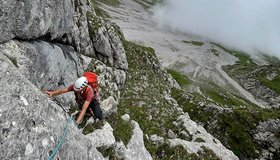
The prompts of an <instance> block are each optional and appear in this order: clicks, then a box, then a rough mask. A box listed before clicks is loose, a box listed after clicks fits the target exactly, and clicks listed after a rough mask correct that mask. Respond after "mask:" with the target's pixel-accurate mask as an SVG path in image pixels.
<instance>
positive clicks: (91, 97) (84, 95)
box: [44, 77, 103, 124]
mask: <svg viewBox="0 0 280 160" xmlns="http://www.w3.org/2000/svg"><path fill="white" fill-rule="evenodd" d="M71 91H73V92H74V95H75V100H76V102H77V103H78V105H79V108H80V107H81V106H82V111H81V112H80V114H79V116H78V119H77V123H78V124H80V123H81V120H82V119H83V117H84V115H85V113H86V112H88V113H90V114H91V115H92V116H93V118H94V120H96V118H98V119H99V120H102V119H103V115H102V110H101V108H100V104H99V102H98V101H97V99H96V98H97V91H96V89H95V90H94V88H92V87H91V85H88V80H87V78H86V77H80V78H78V79H77V80H76V82H75V83H74V84H72V85H70V86H69V87H67V88H64V89H59V90H55V91H44V93H46V94H48V95H49V97H53V96H56V95H60V94H63V93H66V92H71Z"/></svg>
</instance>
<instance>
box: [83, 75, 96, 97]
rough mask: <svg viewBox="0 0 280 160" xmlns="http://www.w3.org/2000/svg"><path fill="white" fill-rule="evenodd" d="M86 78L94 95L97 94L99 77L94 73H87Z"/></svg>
mask: <svg viewBox="0 0 280 160" xmlns="http://www.w3.org/2000/svg"><path fill="white" fill-rule="evenodd" d="M84 76H85V77H86V78H87V80H88V84H89V85H90V86H91V88H92V89H93V91H94V93H95V94H96V93H97V92H98V81H97V79H98V75H97V74H96V73H93V72H85V73H84Z"/></svg>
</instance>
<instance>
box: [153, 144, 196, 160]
mask: <svg viewBox="0 0 280 160" xmlns="http://www.w3.org/2000/svg"><path fill="white" fill-rule="evenodd" d="M155 155H156V157H155V158H156V159H162V160H197V159H198V156H197V155H196V154H194V153H193V154H190V153H188V152H187V151H186V149H185V148H184V147H183V146H182V145H178V146H174V147H170V146H169V145H168V144H167V143H164V144H163V145H161V146H159V147H158V148H157V151H156V153H155Z"/></svg>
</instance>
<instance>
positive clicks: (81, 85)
mask: <svg viewBox="0 0 280 160" xmlns="http://www.w3.org/2000/svg"><path fill="white" fill-rule="evenodd" d="M87 84H88V80H87V78H86V77H80V78H78V79H77V80H76V82H75V84H74V90H75V91H81V90H82V89H83V88H84V87H85V86H86V85H87Z"/></svg>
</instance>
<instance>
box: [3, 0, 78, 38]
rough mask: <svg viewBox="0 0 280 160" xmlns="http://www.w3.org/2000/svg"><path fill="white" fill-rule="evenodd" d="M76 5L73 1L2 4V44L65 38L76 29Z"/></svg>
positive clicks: (9, 1)
mask: <svg viewBox="0 0 280 160" xmlns="http://www.w3.org/2000/svg"><path fill="white" fill-rule="evenodd" d="M73 5H74V2H73V1H69V0H36V1H28V0H23V1H17V0H2V1H0V8H1V12H0V42H5V41H9V40H11V39H13V38H20V39H35V38H38V37H41V36H44V35H48V36H49V38H50V39H56V38H60V37H62V36H63V35H64V34H66V33H69V32H70V31H71V28H72V26H73V16H74V7H73Z"/></svg>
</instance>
